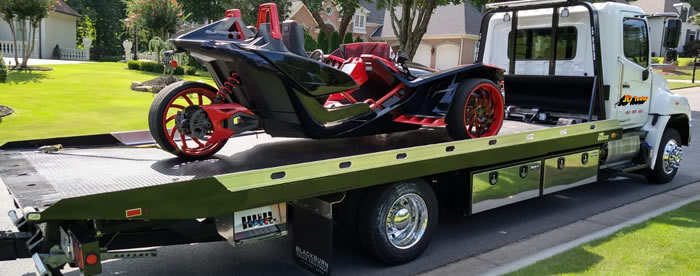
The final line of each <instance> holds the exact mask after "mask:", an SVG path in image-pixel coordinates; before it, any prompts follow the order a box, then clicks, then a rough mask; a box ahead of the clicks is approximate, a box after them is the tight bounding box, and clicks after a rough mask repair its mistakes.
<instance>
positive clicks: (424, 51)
mask: <svg viewBox="0 0 700 276" xmlns="http://www.w3.org/2000/svg"><path fill="white" fill-rule="evenodd" d="M431 48H432V47H430V45H428V44H420V45H418V50H416V55H415V56H413V62H415V63H420V64H422V65H425V66H428V67H430V55H431V53H430V50H431Z"/></svg>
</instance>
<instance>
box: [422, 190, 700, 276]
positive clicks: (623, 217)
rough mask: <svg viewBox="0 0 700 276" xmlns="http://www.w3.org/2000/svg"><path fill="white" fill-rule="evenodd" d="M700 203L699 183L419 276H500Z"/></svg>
mask: <svg viewBox="0 0 700 276" xmlns="http://www.w3.org/2000/svg"><path fill="white" fill-rule="evenodd" d="M698 200H700V182H696V183H692V184H688V185H684V186H681V187H678V188H676V189H673V190H670V191H666V192H663V193H660V194H656V195H653V196H650V197H647V198H645V199H642V200H639V201H636V202H632V203H629V204H626V205H623V206H620V207H618V208H615V209H611V210H608V211H605V212H603V213H600V214H597V215H593V216H591V217H588V218H585V219H581V220H579V221H576V222H573V223H571V224H569V225H564V226H562V227H559V228H557V229H552V230H550V231H547V232H544V233H542V234H539V235H536V236H533V237H530V238H528V239H525V240H521V241H518V242H514V243H511V244H508V245H505V246H502V247H500V248H496V249H493V250H491V251H488V252H484V253H481V254H479V255H477V256H473V257H470V258H466V259H462V260H460V261H457V262H454V263H451V264H447V265H445V266H442V267H438V268H436V269H434V270H431V271H426V272H424V273H421V274H420V275H456V274H459V275H502V274H505V273H508V272H512V271H515V270H518V269H520V268H523V267H526V266H528V265H531V264H533V263H535V262H537V261H540V260H543V259H547V258H549V257H552V256H554V255H556V254H559V253H562V252H564V251H566V250H569V249H571V248H574V247H576V246H580V245H582V244H584V243H587V242H590V241H592V240H595V239H599V238H602V237H605V236H608V235H610V234H613V233H615V232H616V231H618V230H620V229H622V228H625V227H627V226H630V225H634V224H638V223H641V222H644V221H646V220H648V219H650V218H652V217H656V216H658V215H661V214H663V213H666V212H668V211H671V210H674V209H677V208H679V207H681V206H683V205H686V204H688V203H691V202H694V201H698Z"/></svg>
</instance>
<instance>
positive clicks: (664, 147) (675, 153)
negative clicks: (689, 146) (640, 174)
mask: <svg viewBox="0 0 700 276" xmlns="http://www.w3.org/2000/svg"><path fill="white" fill-rule="evenodd" d="M682 155H683V149H682V148H681V135H680V134H678V131H677V130H675V129H672V128H667V129H666V130H665V131H664V134H663V135H662V136H661V143H659V148H658V152H657V154H656V164H655V165H654V168H653V169H649V170H647V173H646V177H647V180H649V182H651V183H656V184H665V183H668V182H671V180H673V178H674V177H675V176H676V173H677V172H678V167H679V166H680V164H681V160H682Z"/></svg>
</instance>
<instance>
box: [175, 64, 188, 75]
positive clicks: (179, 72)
mask: <svg viewBox="0 0 700 276" xmlns="http://www.w3.org/2000/svg"><path fill="white" fill-rule="evenodd" d="M173 74H174V75H184V74H185V68H183V67H182V66H178V67H175V71H173Z"/></svg>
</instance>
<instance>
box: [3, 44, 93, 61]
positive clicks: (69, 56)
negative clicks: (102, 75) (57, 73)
mask: <svg viewBox="0 0 700 276" xmlns="http://www.w3.org/2000/svg"><path fill="white" fill-rule="evenodd" d="M0 51H1V52H2V56H3V57H5V58H8V57H14V56H15V51H17V53H19V54H20V55H21V53H22V45H21V43H19V42H18V43H17V49H15V45H14V42H13V41H8V40H0ZM30 57H31V58H39V51H38V50H36V49H35V50H34V51H33V52H32V55H31V56H30ZM61 59H66V60H89V59H90V51H86V50H80V49H67V48H61Z"/></svg>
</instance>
